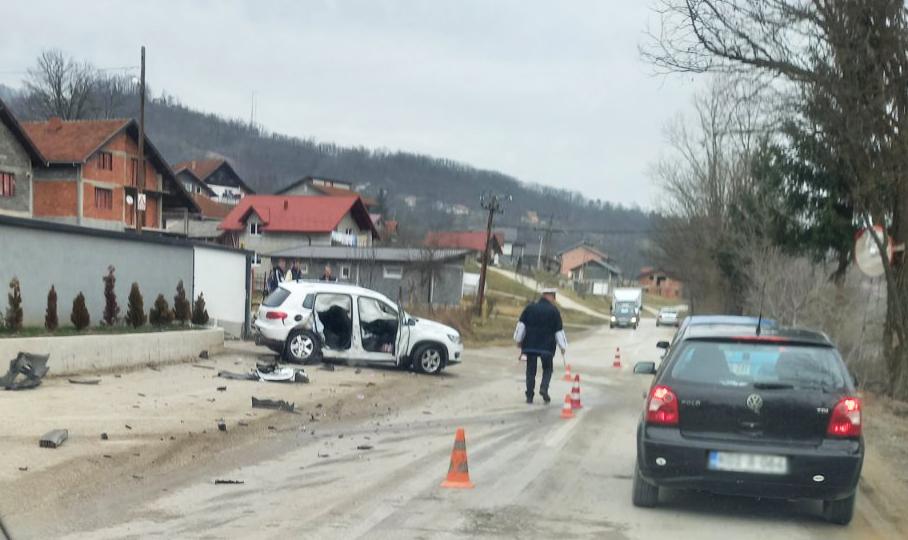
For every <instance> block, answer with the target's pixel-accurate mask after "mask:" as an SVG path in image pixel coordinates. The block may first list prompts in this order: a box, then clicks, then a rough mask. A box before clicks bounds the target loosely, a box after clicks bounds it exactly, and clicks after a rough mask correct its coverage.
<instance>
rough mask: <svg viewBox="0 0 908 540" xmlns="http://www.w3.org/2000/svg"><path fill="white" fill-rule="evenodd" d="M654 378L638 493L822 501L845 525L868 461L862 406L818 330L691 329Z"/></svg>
mask: <svg viewBox="0 0 908 540" xmlns="http://www.w3.org/2000/svg"><path fill="white" fill-rule="evenodd" d="M634 372H635V373H642V374H654V375H655V378H654V379H653V382H652V385H651V386H650V390H649V393H648V396H647V398H646V405H645V407H644V411H643V415H642V417H641V419H640V422H639V424H638V428H637V460H636V467H635V471H634V482H633V494H632V500H633V503H634V505H636V506H642V507H652V506H655V505H656V504H657V503H658V498H659V490H660V489H661V488H681V489H695V490H703V491H709V492H713V493H719V494H729V495H743V496H751V497H764V498H779V499H819V500H822V501H823V514H824V517H825V518H826V519H827V520H828V521H830V522H833V523H838V524H843V525H844V524H847V523H849V522H850V521H851V518H852V515H853V512H854V503H855V495H856V493H857V485H858V480H859V478H860V475H861V467H862V465H863V459H864V440H863V436H862V423H863V419H862V404H861V399H860V398H859V397H857V394H856V391H855V388H854V383H853V382H852V380H851V378H850V376H849V374H848V371H847V369H846V367H845V364H844V362H843V361H842V358H841V356H840V355H839V353H838V351H837V350H836V348H835V346H833V344H832V343H831V342H830V341H829V340H828V338H826V337H825V336H824V335H822V334H819V333H816V332H812V331H802V330H795V331H786V330H777V331H771V332H769V333H768V334H766V335H762V336H756V335H755V334H754V333H753V332H746V333H745V332H741V331H740V328H739V332H738V333H737V334H731V333H729V332H728V331H716V330H714V329H713V328H711V327H709V326H697V325H694V326H691V327H690V328H689V329H688V332H687V335H686V336H684V339H683V340H682V341H680V342H677V343H676V344H675V345H673V346H672V348H671V349H670V350H669V353H668V355H667V356H666V358H665V359H664V360H663V362H662V364H661V366H660V367H659V369H658V370H657V369H656V365H655V363H654V362H641V363H638V364H637V365H636V366H634Z"/></svg>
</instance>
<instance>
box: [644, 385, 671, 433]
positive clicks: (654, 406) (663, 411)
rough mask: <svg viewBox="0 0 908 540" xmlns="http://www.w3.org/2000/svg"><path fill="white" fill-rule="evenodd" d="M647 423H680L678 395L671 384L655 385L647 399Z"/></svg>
mask: <svg viewBox="0 0 908 540" xmlns="http://www.w3.org/2000/svg"><path fill="white" fill-rule="evenodd" d="M646 423H647V424H658V425H660V426H677V425H678V396H676V395H675V392H674V391H673V390H672V389H671V387H669V386H662V385H659V386H654V387H653V389H652V390H650V391H649V397H648V398H647V399H646Z"/></svg>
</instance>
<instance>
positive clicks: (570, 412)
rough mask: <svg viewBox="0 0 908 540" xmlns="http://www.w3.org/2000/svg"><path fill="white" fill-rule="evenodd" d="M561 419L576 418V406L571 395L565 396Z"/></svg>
mask: <svg viewBox="0 0 908 540" xmlns="http://www.w3.org/2000/svg"><path fill="white" fill-rule="evenodd" d="M561 417H562V418H564V419H565V420H567V419H569V418H573V417H574V406H573V404H572V403H571V395H570V394H565V395H564V406H563V407H561Z"/></svg>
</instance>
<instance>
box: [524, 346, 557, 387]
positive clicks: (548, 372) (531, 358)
mask: <svg viewBox="0 0 908 540" xmlns="http://www.w3.org/2000/svg"><path fill="white" fill-rule="evenodd" d="M552 358H554V357H553V356H552V355H550V354H532V353H527V397H533V388H534V387H535V386H536V360H537V359H540V360H542V383H540V384H539V393H540V394H548V393H549V383H550V382H551V381H552Z"/></svg>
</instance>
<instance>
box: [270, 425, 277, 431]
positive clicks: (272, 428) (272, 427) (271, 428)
mask: <svg viewBox="0 0 908 540" xmlns="http://www.w3.org/2000/svg"><path fill="white" fill-rule="evenodd" d="M268 429H270V430H272V431H274V430H275V429H277V428H275V427H274V426H268Z"/></svg>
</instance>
